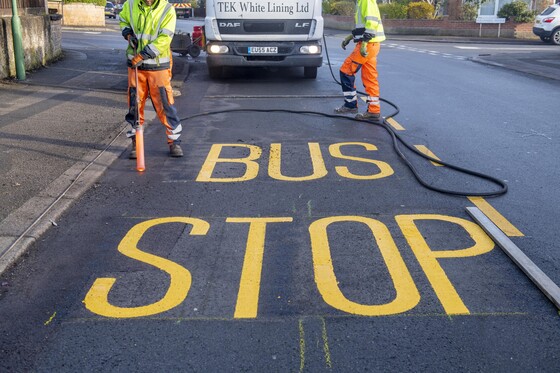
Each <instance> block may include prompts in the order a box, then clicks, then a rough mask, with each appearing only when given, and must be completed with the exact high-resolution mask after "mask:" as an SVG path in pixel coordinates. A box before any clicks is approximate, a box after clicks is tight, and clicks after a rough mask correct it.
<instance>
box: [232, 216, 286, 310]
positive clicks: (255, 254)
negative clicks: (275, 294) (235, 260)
mask: <svg viewBox="0 0 560 373" xmlns="http://www.w3.org/2000/svg"><path fill="white" fill-rule="evenodd" d="M291 221H293V218H227V219H226V222H228V223H249V233H248V236H247V247H246V249H245V250H246V251H245V259H244V260H243V269H242V270H241V280H240V281H239V292H238V293H237V304H236V306H235V312H234V315H233V317H234V318H236V319H244V318H255V317H257V312H258V307H259V292H260V289H261V273H262V265H263V264H262V263H263V256H264V242H265V237H266V226H267V224H268V223H285V222H291Z"/></svg>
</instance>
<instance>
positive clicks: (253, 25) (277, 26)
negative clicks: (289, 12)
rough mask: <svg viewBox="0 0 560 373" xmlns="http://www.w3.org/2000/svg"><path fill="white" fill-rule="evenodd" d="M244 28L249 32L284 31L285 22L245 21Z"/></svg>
mask: <svg viewBox="0 0 560 373" xmlns="http://www.w3.org/2000/svg"><path fill="white" fill-rule="evenodd" d="M243 30H244V31H245V32H248V33H257V34H268V33H277V32H284V22H250V21H249V22H248V21H245V22H243Z"/></svg>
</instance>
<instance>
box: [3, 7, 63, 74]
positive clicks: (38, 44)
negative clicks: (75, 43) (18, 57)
mask: <svg viewBox="0 0 560 373" xmlns="http://www.w3.org/2000/svg"><path fill="white" fill-rule="evenodd" d="M20 20H21V37H22V44H23V49H24V52H23V53H24V61H25V63H24V65H25V70H26V71H28V70H33V69H37V68H39V67H41V66H44V65H46V64H47V63H49V62H51V61H54V60H57V59H58V58H60V56H61V55H62V43H61V40H62V25H61V19H60V16H53V17H51V16H49V15H43V16H20ZM15 76H16V63H15V58H14V42H13V38H12V17H1V18H0V79H5V78H10V77H15Z"/></svg>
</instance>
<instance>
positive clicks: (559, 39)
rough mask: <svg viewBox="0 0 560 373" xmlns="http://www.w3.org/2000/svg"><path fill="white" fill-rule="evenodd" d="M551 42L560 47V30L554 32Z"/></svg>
mask: <svg viewBox="0 0 560 373" xmlns="http://www.w3.org/2000/svg"><path fill="white" fill-rule="evenodd" d="M550 42H551V43H552V44H555V45H560V28H557V29H556V30H554V31H552V34H551V35H550Z"/></svg>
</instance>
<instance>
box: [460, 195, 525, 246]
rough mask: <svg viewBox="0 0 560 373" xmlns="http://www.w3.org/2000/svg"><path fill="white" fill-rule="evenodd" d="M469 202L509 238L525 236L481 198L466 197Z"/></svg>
mask: <svg viewBox="0 0 560 373" xmlns="http://www.w3.org/2000/svg"><path fill="white" fill-rule="evenodd" d="M468 198H469V200H470V201H471V202H472V203H473V204H474V205H475V206H476V207H478V208H479V209H480V211H482V212H483V213H484V215H486V216H488V218H489V219H490V220H492V222H493V223H494V224H496V226H497V227H498V228H500V230H501V231H502V232H504V233H505V234H506V235H507V236H509V237H523V236H525V235H524V234H523V233H521V231H520V230H519V229H517V228H516V227H515V226H514V225H513V224H511V223H510V222H509V221H508V220H507V219H506V218H505V217H504V216H503V215H502V214H500V213H499V212H498V210H496V209H495V208H494V207H492V205H490V204H489V203H488V201H486V200H485V199H484V198H482V197H468Z"/></svg>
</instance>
